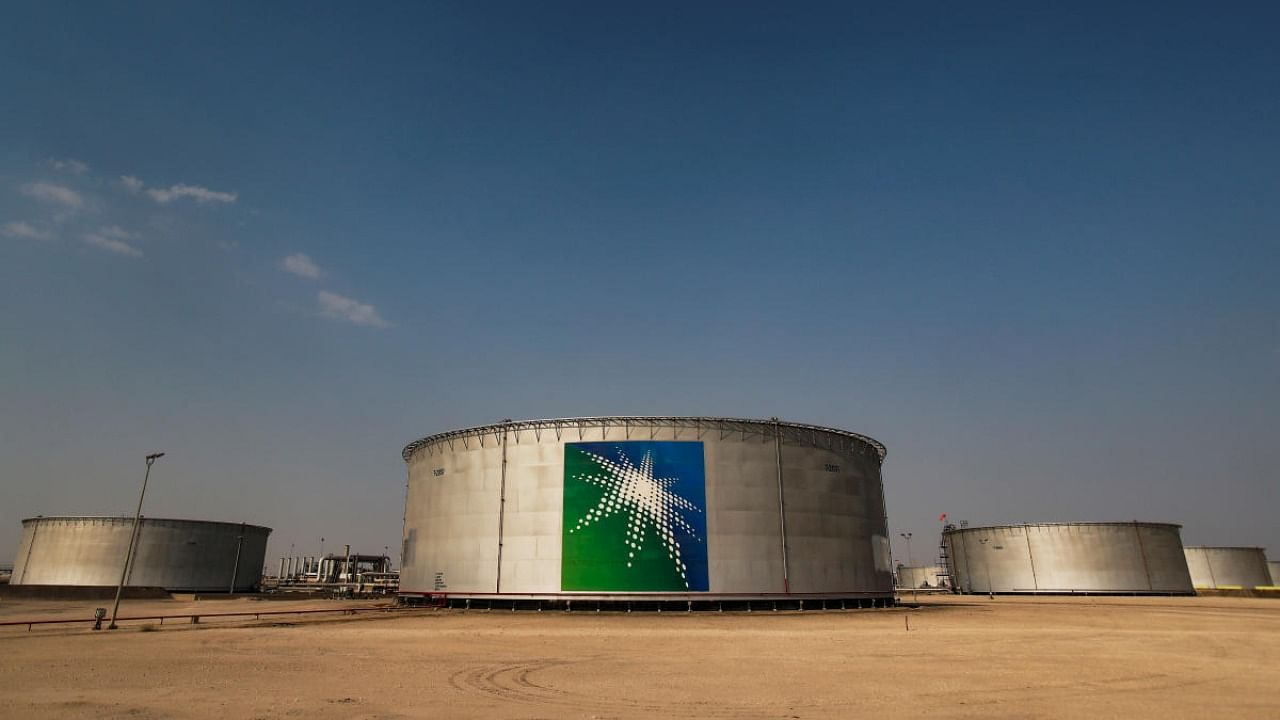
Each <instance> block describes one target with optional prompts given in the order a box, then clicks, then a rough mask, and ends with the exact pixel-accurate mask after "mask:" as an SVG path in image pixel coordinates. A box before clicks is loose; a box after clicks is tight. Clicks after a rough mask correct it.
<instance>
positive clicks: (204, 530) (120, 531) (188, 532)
mask: <svg viewBox="0 0 1280 720" xmlns="http://www.w3.org/2000/svg"><path fill="white" fill-rule="evenodd" d="M132 531H133V518H132V517H93V516H74V517H73V516H58V517H35V518H27V519H26V520H23V521H22V541H21V542H20V543H19V544H18V555H17V557H16V558H15V559H14V567H13V577H12V579H11V580H10V582H11V584H13V585H54V586H97V587H102V586H110V587H115V586H116V584H117V583H119V582H120V571H121V570H123V569H124V562H125V555H126V553H128V549H129V536H130V534H131V532H132ZM270 534H271V528H267V527H261V526H258V525H248V524H246V523H229V522H210V521H205V520H174V519H166V518H142V520H141V521H140V522H139V523H138V536H137V540H136V542H135V544H134V549H133V561H132V562H131V563H130V567H129V571H128V574H127V576H126V578H125V584H126V585H128V586H131V587H159V588H164V589H165V590H169V591H177V592H228V591H231V590H233V588H234V592H248V591H252V590H254V589H255V588H256V587H257V586H258V581H259V580H260V579H261V577H262V563H263V560H264V559H265V557H266V553H267V536H268V535H270Z"/></svg>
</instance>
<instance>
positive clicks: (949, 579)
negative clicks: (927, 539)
mask: <svg viewBox="0 0 1280 720" xmlns="http://www.w3.org/2000/svg"><path fill="white" fill-rule="evenodd" d="M955 529H956V526H955V525H952V524H951V523H947V524H946V525H943V526H942V534H941V535H939V536H938V567H940V568H942V574H940V575H939V576H938V582H939V583H940V584H941V583H944V582H945V583H946V584H947V589H948V590H950V591H951V592H956V582H955V577H956V572H955V568H953V567H952V566H951V554H950V553H949V552H947V540H946V537H947V531H949V530H955Z"/></svg>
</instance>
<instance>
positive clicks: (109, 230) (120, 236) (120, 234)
mask: <svg viewBox="0 0 1280 720" xmlns="http://www.w3.org/2000/svg"><path fill="white" fill-rule="evenodd" d="M98 234H99V235H101V236H103V237H109V238H115V239H116V240H137V239H138V233H132V232H129V231H128V230H125V229H124V228H122V227H120V226H119V225H112V226H110V227H103V228H98Z"/></svg>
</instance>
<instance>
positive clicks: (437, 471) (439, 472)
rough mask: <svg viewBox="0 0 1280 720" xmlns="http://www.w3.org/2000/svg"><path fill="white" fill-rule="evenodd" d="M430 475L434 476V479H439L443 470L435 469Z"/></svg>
mask: <svg viewBox="0 0 1280 720" xmlns="http://www.w3.org/2000/svg"><path fill="white" fill-rule="evenodd" d="M431 474H432V475H435V476H436V477H440V476H441V475H443V474H444V468H436V469H434V470H432V471H431Z"/></svg>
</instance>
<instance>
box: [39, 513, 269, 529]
mask: <svg viewBox="0 0 1280 720" xmlns="http://www.w3.org/2000/svg"><path fill="white" fill-rule="evenodd" d="M46 520H64V521H65V520H112V521H122V522H129V523H131V522H133V516H132V515H36V516H35V517H29V518H23V519H22V524H23V525H26V524H27V523H29V522H44V521H46ZM140 522H143V523H147V522H167V523H187V524H191V525H231V526H234V527H240V526H242V525H243V526H244V527H246V528H255V529H258V530H266V531H267V532H271V528H269V527H267V526H265V525H254V524H253V523H238V522H226V521H223V520H191V519H189V518H162V517H148V516H146V515H143V516H142V517H141V518H140Z"/></svg>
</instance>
